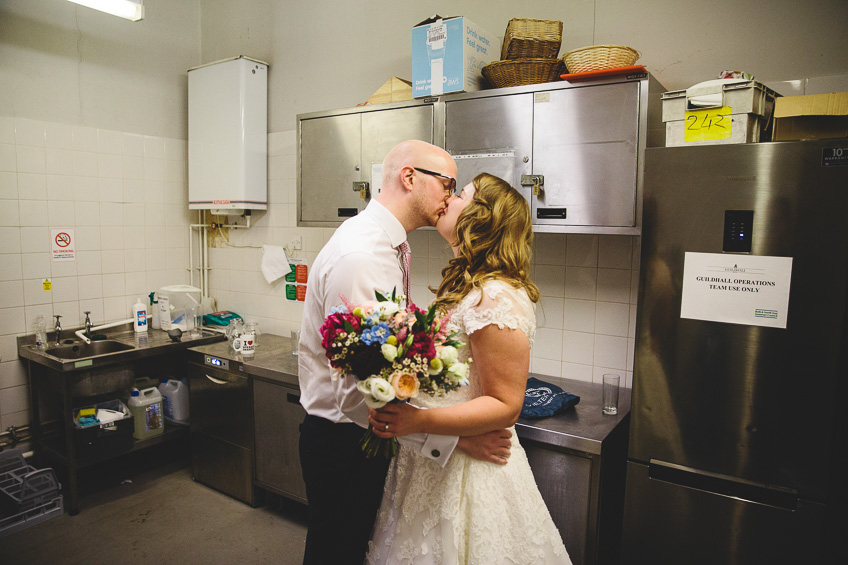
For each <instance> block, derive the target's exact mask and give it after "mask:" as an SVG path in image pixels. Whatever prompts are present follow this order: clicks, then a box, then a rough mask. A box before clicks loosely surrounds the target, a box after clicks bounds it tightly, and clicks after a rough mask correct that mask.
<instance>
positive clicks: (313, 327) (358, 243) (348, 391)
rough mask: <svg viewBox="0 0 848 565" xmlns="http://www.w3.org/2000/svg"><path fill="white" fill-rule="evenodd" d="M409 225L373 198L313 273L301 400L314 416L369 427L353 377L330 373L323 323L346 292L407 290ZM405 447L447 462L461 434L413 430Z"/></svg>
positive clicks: (358, 298)
mask: <svg viewBox="0 0 848 565" xmlns="http://www.w3.org/2000/svg"><path fill="white" fill-rule="evenodd" d="M404 241H406V230H404V228H403V225H401V223H400V222H399V221H398V219H397V218H395V217H394V215H392V213H391V212H389V210H388V209H386V207H385V206H383V205H382V204H380V203H379V202H377V201H376V200H372V201H371V202H370V203H369V204H368V206H367V207H366V208H365V210H363V211H362V212H360V213H359V214H358V215H356V216H354V217H353V218H349V219H347V220H345V222H344V223H343V224H342V225H341V226H339V228H338V229H336V231H335V233H334V234H333V236H332V237H331V238H330V240H329V241H328V242H327V244H326V245H325V246H324V248H323V249H322V250H321V252H320V253H318V257H316V259H315V262H314V263H313V265H312V270H311V271H310V273H309V279H308V283H307V290H306V302H305V303H304V307H303V322H302V325H301V332H300V349H299V357H298V380H299V382H300V403H301V405H303V407H304V408H305V409H306V412H307V413H308V414H310V415H312V416H318V417H321V418H325V419H327V420H330V421H332V422H336V423H347V422H354V423H356V424H358V425H360V426H362V427H363V428H367V427H368V408H367V407H366V405H365V401H364V400H363V397H362V394H361V393H360V392H359V391H358V390H356V382H355V379H353V378H350V377H348V378H338V379H333V378H331V374H332V371H333V369H332V368H331V367H330V362H329V360H328V359H327V357H326V355H325V351H324V348H323V347H322V346H321V334H320V331H319V330H320V328H321V325H322V324H323V323H324V319H325V318H326V317H327V316H328V315H329V314H330V310H331V308H332V307H333V306H338V305H340V304H342V300H341V298H340V296H339V295H340V294H343V295H344V296H345V297H346V298H347V299H348V300H350V301H351V302H352V303H353V304H360V303H362V302H365V301H369V300H374V291H375V290H380V291H383V292H387V293H391V291H392V289H393V288H396V289H397V291H398V292H399V293H401V292H403V272H402V270H401V265H400V260H399V253H398V250H397V249H396V248H397V246H398V245H400V244H401V243H402V242H404ZM398 440H399V441H400V442H401V443H403V444H404V445H406V446H407V447H410V448H413V449H416V450H417V451H418V452H419V453H421V454H422V455H424V456H425V457H428V458H430V459H433V460H435V461H436V462H438V463H439V464H440V465H442V466H444V465H445V463H446V462H447V460H448V458H449V457H450V455H451V453H453V450H454V448H455V447H456V443H457V440H458V438H457V437H456V436H440V435H434V434H429V435H427V434H412V435H409V436H404V437H401V438H398Z"/></svg>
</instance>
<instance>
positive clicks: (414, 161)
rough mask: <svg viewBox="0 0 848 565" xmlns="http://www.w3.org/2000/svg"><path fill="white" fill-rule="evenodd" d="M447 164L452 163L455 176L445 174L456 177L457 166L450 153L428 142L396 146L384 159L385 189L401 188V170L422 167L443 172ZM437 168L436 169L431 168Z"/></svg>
mask: <svg viewBox="0 0 848 565" xmlns="http://www.w3.org/2000/svg"><path fill="white" fill-rule="evenodd" d="M445 162H450V163H451V166H452V167H453V174H449V173H448V172H445V173H444V174H446V175H448V176H455V175H456V165H455V164H453V157H451V156H450V153H448V152H447V151H445V150H444V149H442V148H440V147H436V146H435V145H432V144H430V143H427V142H426V141H419V140H417V139H410V140H408V141H402V142H400V143H398V144H397V145H395V146H394V147H393V148H392V150H391V151H389V152H388V154H387V155H386V158H385V159H383V188H382V189H381V190H385V189H386V188H387V187H389V188H392V187H394V188H400V187H401V186H402V182H401V170H402V169H403V168H404V167H420V168H424V169H430V170H435V171H439V172H442V169H444V165H445ZM431 167H435V168H431Z"/></svg>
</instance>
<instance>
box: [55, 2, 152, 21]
mask: <svg viewBox="0 0 848 565" xmlns="http://www.w3.org/2000/svg"><path fill="white" fill-rule="evenodd" d="M69 1H70V2H73V3H74V4H79V5H81V6H87V7H89V8H94V9H95V10H100V11H101V12H106V13H107V14H112V15H113V16H119V17H121V18H125V19H128V20H131V21H134V22H137V21H138V20H141V19H143V18H144V6H143V4H142V3H143V2H144V0H69Z"/></svg>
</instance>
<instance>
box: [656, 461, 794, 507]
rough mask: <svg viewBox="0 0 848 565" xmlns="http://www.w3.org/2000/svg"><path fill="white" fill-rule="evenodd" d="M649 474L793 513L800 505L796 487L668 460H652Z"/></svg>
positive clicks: (657, 478)
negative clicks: (734, 475) (784, 486)
mask: <svg viewBox="0 0 848 565" xmlns="http://www.w3.org/2000/svg"><path fill="white" fill-rule="evenodd" d="M648 476H649V477H650V478H651V479H652V480H657V481H664V482H667V483H672V484H676V485H680V486H683V487H687V488H692V489H696V490H700V491H704V492H709V493H714V494H718V495H721V496H728V497H731V498H737V499H740V500H744V501H747V502H752V503H755V504H764V505H766V506H772V507H774V508H779V509H782V510H788V511H790V512H794V511H795V510H797V508H798V492H797V491H795V490H792V489H788V488H782V487H775V486H769V485H766V484H763V483H756V482H753V481H747V480H745V479H740V478H739V477H731V476H728V475H722V474H719V473H710V472H709V471H702V470H700V469H693V468H692V467H684V466H683V465H675V464H673V463H666V462H665V461H658V460H656V459H651V460H650V464H649V466H648Z"/></svg>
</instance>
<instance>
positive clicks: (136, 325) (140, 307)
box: [133, 298, 147, 332]
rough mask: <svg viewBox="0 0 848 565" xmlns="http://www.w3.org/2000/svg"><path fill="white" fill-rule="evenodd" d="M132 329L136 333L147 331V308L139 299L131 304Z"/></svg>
mask: <svg viewBox="0 0 848 565" xmlns="http://www.w3.org/2000/svg"><path fill="white" fill-rule="evenodd" d="M133 329H134V330H135V331H136V332H146V331H147V306H145V305H144V303H143V302H142V301H141V298H138V299H136V302H135V304H133Z"/></svg>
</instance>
